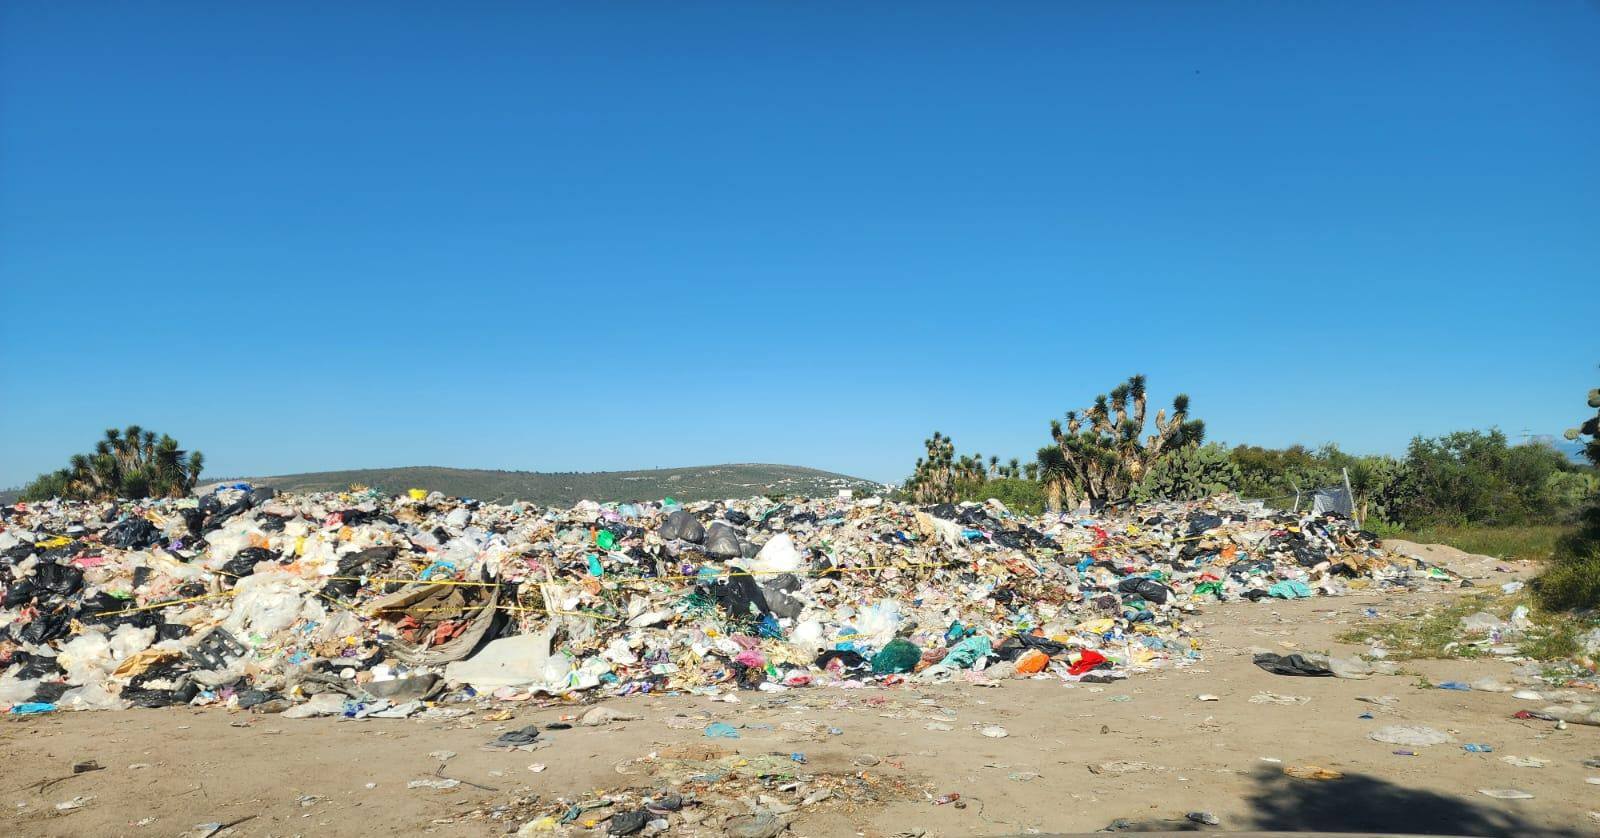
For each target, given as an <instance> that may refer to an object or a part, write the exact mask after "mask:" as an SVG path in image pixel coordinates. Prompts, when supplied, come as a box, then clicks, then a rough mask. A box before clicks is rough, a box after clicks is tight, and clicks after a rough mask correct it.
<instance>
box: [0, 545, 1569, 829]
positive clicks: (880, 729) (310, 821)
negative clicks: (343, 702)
mask: <svg viewBox="0 0 1600 838" xmlns="http://www.w3.org/2000/svg"><path fill="white" fill-rule="evenodd" d="M1492 565H1493V562H1492V561H1490V562H1488V563H1485V562H1484V561H1481V560H1480V559H1479V558H1473V559H1472V560H1471V561H1466V560H1463V566H1464V567H1465V568H1466V570H1467V572H1468V573H1469V574H1470V575H1475V576H1479V577H1481V578H1484V579H1485V581H1492V582H1495V583H1498V582H1502V581H1505V580H1506V579H1508V578H1511V577H1509V576H1506V575H1504V574H1500V575H1495V576H1494V577H1493V578H1488V577H1489V575H1490V572H1491V571H1490V570H1489V568H1491V567H1492ZM1450 595H1451V594H1449V593H1426V594H1425V593H1402V594H1398V595H1397V594H1389V593H1384V594H1367V595H1358V596H1350V597H1341V598H1319V599H1312V600H1304V601H1299V602H1278V603H1261V604H1256V605H1252V604H1248V603H1240V604H1228V605H1221V606H1213V607H1211V608H1209V609H1207V611H1206V613H1205V614H1204V615H1203V616H1202V617H1200V618H1199V619H1200V620H1201V622H1202V623H1203V624H1204V631H1203V636H1204V638H1205V650H1204V652H1205V660H1203V661H1201V662H1199V663H1197V664H1195V665H1193V666H1190V667H1187V668H1184V669H1169V670H1165V671H1162V672H1157V673H1154V674H1146V675H1140V676H1135V677H1134V678H1132V679H1129V680H1127V681H1123V682H1119V683H1114V684H1106V685H1087V684H1083V685H1072V686H1069V685H1064V684H1062V683H1061V682H1059V681H1057V680H1019V681H1011V682H1007V683H1005V684H1004V685H1003V686H1001V687H1000V688H998V689H982V688H978V687H974V686H971V685H964V684H951V685H941V686H936V687H921V686H913V685H907V686H900V687H894V688H888V689H878V688H869V689H859V690H839V689H809V690H806V689H802V690H792V691H789V692H784V693H776V694H769V693H759V692H747V693H742V694H740V699H741V703H739V704H730V703H723V702H716V701H712V700H710V699H707V698H702V697H690V696H677V697H659V698H629V699H619V700H613V701H610V702H608V703H607V706H610V707H614V708H616V709H618V710H620V711H623V712H626V713H630V714H638V715H640V716H642V717H643V718H642V719H640V720H637V721H627V722H619V723H613V724H610V725H607V726H603V727H592V728H584V727H576V728H573V729H571V730H557V731H551V732H548V733H546V734H545V738H547V739H548V740H549V744H548V745H547V746H546V747H543V748H542V749H540V750H537V751H533V752H524V751H511V752H505V751H494V752H488V751H483V750H480V747H481V746H482V745H483V744H484V743H486V742H487V741H489V740H492V739H494V738H496V737H497V736H499V735H500V734H501V733H502V732H504V731H506V730H511V729H515V728H519V727H522V726H524V725H528V724H532V723H539V724H541V725H542V724H544V723H546V722H552V721H557V720H559V719H560V718H561V717H562V716H570V715H572V714H573V713H576V712H582V710H583V709H584V708H581V707H551V708H532V707H521V708H514V713H515V716H514V718H512V719H507V720H500V721H488V720H486V719H485V718H484V716H485V715H486V714H488V713H489V712H490V709H491V708H485V709H483V710H478V711H475V712H474V713H472V714H471V715H470V716H467V717H464V718H462V719H458V720H453V721H438V720H435V721H419V720H394V721H382V720H368V721H361V722H353V721H334V720H328V719H314V720H305V721H295V720H289V719H283V718H279V717H276V716H259V715H251V714H248V713H235V714H230V713H228V712H225V711H221V710H209V709H205V710H188V709H185V710H173V709H166V710H144V711H129V712H119V713H77V714H59V715H53V716H47V717H41V718H30V719H17V720H7V721H6V722H4V723H3V724H0V749H3V751H0V752H3V753H4V755H5V759H4V762H3V764H0V790H3V794H4V798H3V799H4V801H5V805H6V814H5V816H4V820H3V821H0V833H4V834H8V835H26V836H33V835H178V834H185V833H193V830H194V829H195V826H196V825H197V824H201V823H208V822H209V823H229V822H233V821H237V820H239V819H242V818H249V819H248V820H244V821H243V822H241V823H239V824H238V825H237V826H234V827H232V828H230V829H227V830H225V831H223V832H222V833H219V834H223V835H263V836H264V835H274V836H289V835H375V834H401V833H404V834H417V833H425V834H432V835H440V836H483V835H500V834H505V833H507V832H515V831H516V829H517V827H518V826H520V825H521V824H522V823H524V822H526V821H528V820H529V819H531V817H532V809H533V806H532V805H531V804H529V803H528V802H527V801H529V800H531V799H534V798H537V799H538V800H540V801H544V802H548V801H552V800H554V799H556V798H565V799H566V800H567V801H569V802H580V801H583V800H593V799H595V797H596V795H597V794H599V793H605V792H615V791H619V790H623V789H628V788H634V789H638V790H649V789H660V788H663V787H664V785H665V784H666V783H667V782H668V781H669V778H671V777H673V776H681V772H682V771H683V770H685V765H686V764H688V765H690V767H691V768H692V767H693V765H702V764H703V763H685V762H683V760H684V759H692V758H706V757H713V758H714V757H716V756H718V755H719V754H718V753H717V752H716V751H715V749H716V748H722V749H724V752H725V753H732V752H733V751H737V752H738V754H739V755H740V756H741V757H743V758H745V759H746V760H748V759H751V758H755V759H757V760H759V759H762V758H765V759H767V760H769V761H785V762H790V763H791V765H792V766H793V770H794V771H796V772H797V773H800V774H811V775H816V777H817V778H818V779H817V780H815V781H813V782H812V783H811V784H810V785H808V786H806V787H803V789H802V791H807V790H811V789H824V788H831V789H832V790H833V791H832V793H831V794H830V795H829V797H828V798H827V799H825V800H822V801H820V802H816V803H814V804H812V805H807V806H803V807H800V808H799V809H798V810H797V811H795V812H794V813H792V814H790V815H787V816H786V817H789V818H792V824H791V830H792V832H791V834H793V835H797V836H807V835H809V836H828V835H857V834H859V835H868V836H893V835H897V834H912V835H915V834H917V833H918V831H919V830H921V831H923V832H924V833H925V834H926V835H1008V834H1019V833H1028V832H1033V831H1039V832H1046V833H1063V832H1065V833H1072V832H1092V831H1095V830H1099V829H1102V828H1104V827H1106V826H1107V825H1108V824H1110V823H1112V822H1113V821H1114V820H1116V819H1128V820H1130V821H1134V822H1162V821H1166V822H1167V823H1165V824H1160V823H1156V824H1153V825H1165V826H1167V827H1168V828H1181V827H1183V826H1185V825H1187V826H1196V827H1197V826H1198V825H1197V824H1188V823H1187V822H1185V821H1184V820H1183V819H1184V815H1185V813H1187V812H1199V811H1204V812H1210V813H1212V814H1214V815H1215V816H1216V818H1217V820H1218V821H1220V825H1219V826H1215V827H1209V829H1213V830H1217V831H1234V830H1250V829H1256V830H1328V831H1346V830H1349V831H1387V832H1413V833H1436V834H1458V835H1519V836H1521V835H1559V834H1571V835H1593V834H1597V833H1600V815H1593V814H1591V813H1592V812H1596V811H1600V785H1590V784H1587V783H1586V782H1585V779H1586V778H1589V777H1600V769H1597V768H1585V767H1584V765H1583V762H1584V760H1585V759H1590V758H1593V757H1596V756H1600V728H1592V727H1583V726H1578V725H1573V726H1571V727H1570V728H1568V729H1565V730H1557V729H1555V727H1554V726H1553V725H1552V724H1551V723H1549V722H1543V721H1519V720H1516V719H1514V718H1512V714H1513V713H1514V712H1516V711H1517V710H1519V709H1537V708H1538V707H1539V706H1542V705H1538V704H1530V702H1526V701H1519V700H1517V699H1515V698H1512V697H1511V696H1509V695H1506V694H1492V693H1481V692H1471V693H1463V692H1453V691H1448V690H1442V689H1436V688H1428V687H1424V686H1421V682H1422V680H1423V679H1424V678H1426V679H1427V680H1429V681H1433V682H1439V681H1444V680H1465V681H1470V680H1472V679H1474V678H1479V677H1483V676H1486V675H1488V676H1497V677H1501V678H1505V677H1506V676H1507V674H1508V673H1509V671H1510V670H1511V669H1512V665H1511V664H1508V663H1506V662H1503V661H1498V660H1482V661H1413V662H1410V663H1408V664H1406V665H1405V671H1406V674H1403V675H1399V676H1378V677H1374V678H1372V679H1370V680H1340V679H1334V678H1296V677H1285V676H1278V675H1272V674H1269V673H1267V672H1264V671H1262V670H1261V669H1258V668H1257V667H1255V666H1254V665H1253V664H1252V663H1251V659H1250V650H1251V649H1252V648H1260V649H1268V650H1273V651H1280V652H1282V651H1286V650H1307V651H1334V652H1336V653H1349V652H1352V651H1356V649H1355V648H1354V647H1349V646H1344V645H1342V644H1339V643H1337V642H1335V641H1334V640H1333V637H1334V636H1335V635H1337V634H1338V633H1340V632H1341V631H1343V630H1345V629H1346V628H1348V627H1349V626H1351V625H1352V624H1358V623H1360V622H1361V621H1363V620H1365V619H1369V618H1367V617H1365V616H1364V614H1365V612H1366V611H1367V609H1376V610H1377V611H1378V612H1380V613H1381V614H1384V615H1399V614H1405V613H1409V612H1411V611H1415V610H1417V609H1419V608H1421V607H1423V606H1424V605H1425V604H1426V603H1427V602H1428V601H1429V600H1430V599H1432V598H1437V597H1442V596H1450ZM1201 694H1209V695H1214V696H1216V700H1214V701H1212V700H1207V701H1201V700H1199V699H1198V698H1197V696H1199V695H1201ZM1266 694H1273V695H1276V696H1278V697H1279V698H1276V699H1272V700H1267V699H1262V698H1257V699H1256V702H1252V700H1251V699H1252V698H1253V697H1257V696H1263V695H1266ZM1382 695H1390V696H1394V697H1395V699H1396V701H1395V702H1394V704H1393V706H1392V707H1385V706H1383V705H1380V704H1372V703H1367V702H1363V701H1359V700H1358V696H1382ZM1302 699H1303V700H1302ZM1277 701H1281V702H1288V703H1275V702H1277ZM1257 702H1265V703H1257ZM1367 713H1370V714H1371V715H1372V716H1373V718H1371V719H1366V718H1362V715H1363V714H1367ZM712 721H722V722H726V723H728V724H731V725H734V726H737V727H740V738H738V739H719V740H712V739H708V738H707V737H706V736H705V735H704V733H703V730H704V728H705V727H706V725H707V724H708V723H710V722H712ZM1398 724H1422V725H1427V726H1430V727H1433V728H1437V729H1440V730H1444V731H1447V732H1449V733H1451V734H1452V735H1453V736H1454V738H1455V740H1456V741H1455V742H1454V743H1451V744H1443V745H1435V746H1431V747H1416V748H1413V749H1411V750H1414V751H1416V755H1415V756H1403V755H1397V754H1396V753H1395V751H1397V750H1401V749H1402V748H1401V747H1400V746H1396V745H1392V744H1385V743H1381V742H1376V741H1373V740H1371V739H1369V738H1368V733H1370V732H1371V731H1373V730H1375V729H1377V728H1379V727H1382V726H1385V725H1398ZM990 725H997V726H1001V727H1003V728H1005V730H1006V733H1007V735H1006V736H1005V737H1004V738H991V737H989V736H985V735H983V733H982V732H981V728H983V727H984V726H990ZM829 728H836V729H837V730H838V731H839V732H838V733H833V732H830V730H829ZM1469 742H1470V743H1486V744H1489V745H1491V746H1492V747H1493V749H1494V750H1493V752H1492V753H1468V752H1465V751H1464V750H1463V749H1462V744H1463V743H1469ZM708 746H709V747H710V748H711V749H713V750H711V751H709V752H705V753H696V751H704V750H705V749H706V748H707V747H708ZM442 751H453V752H455V753H456V755H455V756H453V757H449V758H444V757H443V756H442V755H440V754H438V753H437V752H442ZM652 753H653V754H655V757H654V758H653V759H650V758H648V756H649V755H650V754H652ZM795 753H800V754H803V755H804V759H805V763H804V764H803V765H802V764H800V763H798V762H792V759H793V758H792V757H791V754H795ZM762 755H776V756H772V757H763V756H762ZM1507 756H1519V757H1533V758H1538V759H1542V760H1546V761H1547V764H1546V765H1545V767H1542V768H1526V767H1516V766H1513V765H1511V764H1508V763H1507V762H1505V761H1504V760H1503V757H1507ZM641 758H643V759H641ZM85 760H94V761H96V762H98V763H99V764H100V765H101V766H103V767H104V768H103V770H99V771H91V772H88V773H83V774H78V775H73V774H72V765H73V763H75V762H80V761H85ZM737 762H738V760H737V759H734V760H732V764H735V765H737ZM536 763H537V764H542V765H545V766H548V767H547V769H545V770H543V771H541V772H537V773H536V772H534V771H532V770H530V767H529V766H530V765H533V764H536ZM721 764H722V765H724V766H726V765H728V764H730V760H727V759H724V760H723V762H722V763H721ZM441 766H442V768H441ZM1297 766H1320V767H1324V768H1330V769H1334V770H1336V771H1338V772H1342V773H1343V778H1342V779H1335V780H1322V781H1319V780H1301V779H1293V778H1290V777H1286V776H1285V775H1284V769H1285V768H1286V767H1297ZM674 772H679V773H678V774H677V775H675V774H674ZM734 773H737V771H735V772H734ZM441 776H442V777H445V778H453V779H458V780H461V781H463V783H462V784H461V785H459V786H456V787H454V788H448V789H435V788H426V787H424V788H408V787H407V784H408V783H409V782H411V781H415V780H418V779H429V780H437V779H439V778H440V777H441ZM63 777H65V778H66V779H59V780H58V781H56V782H53V783H50V784H48V785H47V786H46V787H45V788H43V789H39V788H37V786H38V784H39V783H40V782H41V781H48V780H52V779H56V778H63ZM777 785H780V784H776V783H775V784H774V787H773V788H770V789H767V790H766V792H765V793H767V794H769V802H776V803H777V804H778V806H779V807H780V808H782V806H783V805H784V802H785V801H789V802H792V798H793V796H794V794H793V793H791V792H787V791H785V790H783V789H780V788H777V787H776V786H777ZM747 788H748V789H749V791H748V796H749V797H750V798H751V799H752V800H753V798H754V795H755V794H757V793H758V792H759V791H760V790H759V789H757V788H756V787H755V785H754V781H751V783H749V784H747ZM1503 788H1515V789H1520V790H1525V791H1527V792H1530V793H1532V794H1533V795H1534V796H1533V798H1532V799H1522V800H1499V799H1494V798H1491V797H1488V796H1486V795H1484V794H1481V793H1480V792H1479V790H1480V789H1503ZM946 793H959V794H960V795H961V802H962V804H964V807H963V808H958V807H957V805H955V804H951V805H934V803H933V802H932V800H931V798H932V797H933V796H937V795H941V794H946ZM713 797H715V795H713ZM519 800H520V801H523V802H522V803H516V801H519ZM73 802H77V804H78V805H77V806H76V807H71V808H67V809H65V810H59V811H58V809H57V806H58V804H71V803H73ZM722 802H723V803H724V805H725V806H726V807H728V808H736V807H737V806H738V805H739V802H738V799H736V798H733V799H727V800H724V801H722ZM496 807H501V809H500V810H499V811H496ZM703 808H704V809H709V808H710V807H703ZM605 814H606V813H605V810H597V811H594V812H589V813H585V815H583V816H582V817H580V818H579V820H578V823H579V824H581V823H582V822H583V821H585V820H588V819H590V818H603V817H605ZM695 817H703V818H704V820H703V821H702V822H700V823H699V824H685V823H684V818H683V815H682V814H679V815H675V816H673V819H672V828H671V829H670V830H669V832H668V834H675V835H676V834H695V830H697V829H698V830H703V832H704V834H712V835H715V834H721V827H720V821H721V817H720V816H709V815H707V814H706V813H705V812H704V811H702V812H696V813H692V814H690V816H689V818H690V819H693V818H695ZM598 830H599V831H597V832H596V833H595V834H602V833H603V830H604V824H603V823H602V824H601V825H600V826H599V827H598ZM576 831H577V832H578V833H579V834H583V833H585V832H586V830H582V829H581V828H580V829H578V830H576Z"/></svg>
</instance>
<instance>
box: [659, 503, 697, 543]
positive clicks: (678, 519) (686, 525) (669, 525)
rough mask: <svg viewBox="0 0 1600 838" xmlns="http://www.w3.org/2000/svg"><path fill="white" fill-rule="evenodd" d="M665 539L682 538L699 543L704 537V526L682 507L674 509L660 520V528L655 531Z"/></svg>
mask: <svg viewBox="0 0 1600 838" xmlns="http://www.w3.org/2000/svg"><path fill="white" fill-rule="evenodd" d="M656 532H657V533H659V534H660V536H661V537H662V538H664V539H666V540H667V541H674V540H682V541H692V542H694V543H696V544H699V543H700V542H701V541H702V540H704V539H705V537H706V528H705V527H703V526H701V525H700V522H699V521H697V520H695V517H694V516H693V515H690V514H689V513H688V512H685V511H684V510H682V509H679V510H676V511H675V512H673V513H672V514H671V515H668V516H667V520H666V521H664V522H662V524H661V528H660V529H659V530H657V531H656Z"/></svg>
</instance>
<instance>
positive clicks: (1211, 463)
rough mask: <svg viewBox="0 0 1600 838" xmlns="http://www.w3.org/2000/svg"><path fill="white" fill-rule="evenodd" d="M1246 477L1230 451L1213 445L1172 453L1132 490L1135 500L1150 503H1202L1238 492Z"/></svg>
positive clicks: (1154, 466)
mask: <svg viewBox="0 0 1600 838" xmlns="http://www.w3.org/2000/svg"><path fill="white" fill-rule="evenodd" d="M1242 480H1243V477H1242V474H1241V472H1240V470H1239V465H1238V463H1236V462H1234V460H1233V458H1232V457H1231V456H1229V454H1228V449H1226V448H1224V447H1222V446H1221V445H1217V444H1215V443H1212V444H1210V445H1199V446H1190V447H1187V448H1179V449H1177V450H1176V451H1170V452H1168V453H1167V454H1166V455H1165V456H1163V457H1162V458H1161V459H1159V460H1157V461H1156V463H1155V465H1153V466H1151V467H1150V470H1149V471H1147V472H1145V473H1144V476H1143V477H1142V478H1140V480H1139V482H1138V484H1137V485H1135V486H1134V487H1133V492H1132V497H1133V499H1134V500H1135V501H1138V502H1140V503H1143V502H1145V501H1150V500H1202V499H1205V498H1209V497H1211V496H1212V495H1220V494H1222V493H1224V492H1232V491H1236V490H1238V488H1239V485H1240V483H1241V482H1242Z"/></svg>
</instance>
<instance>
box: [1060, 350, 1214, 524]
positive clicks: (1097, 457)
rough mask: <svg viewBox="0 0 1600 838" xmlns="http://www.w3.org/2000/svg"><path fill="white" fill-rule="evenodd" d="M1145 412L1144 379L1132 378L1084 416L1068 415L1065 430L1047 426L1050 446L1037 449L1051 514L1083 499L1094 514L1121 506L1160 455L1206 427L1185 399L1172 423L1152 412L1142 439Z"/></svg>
mask: <svg viewBox="0 0 1600 838" xmlns="http://www.w3.org/2000/svg"><path fill="white" fill-rule="evenodd" d="M1130 409H1131V412H1130ZM1145 409H1146V398H1145V378H1144V376H1142V375H1135V376H1132V377H1131V378H1129V379H1128V380H1127V381H1126V382H1124V383H1122V384H1119V385H1117V386H1116V387H1115V388H1113V389H1112V390H1111V393H1110V394H1109V395H1107V394H1101V395H1099V396H1096V397H1095V400H1094V403H1093V404H1092V405H1090V406H1089V407H1088V408H1087V409H1085V410H1084V411H1082V413H1079V412H1078V411H1067V414H1066V417H1065V418H1066V422H1065V424H1063V423H1062V421H1061V420H1052V421H1051V423H1050V437H1051V439H1052V440H1053V442H1054V444H1053V445H1049V446H1046V447H1044V448H1041V449H1039V453H1038V462H1039V472H1040V476H1041V479H1042V480H1044V482H1045V491H1046V498H1047V500H1048V502H1049V503H1050V506H1051V508H1052V509H1061V508H1063V506H1065V507H1074V506H1077V505H1078V503H1079V501H1081V500H1085V499H1086V500H1088V501H1089V503H1090V505H1091V506H1093V507H1095V508H1099V507H1101V506H1104V505H1105V504H1107V503H1115V502H1118V501H1121V500H1123V499H1125V498H1126V497H1127V496H1128V492H1129V490H1130V489H1131V487H1132V486H1133V485H1134V484H1136V483H1138V482H1139V478H1141V477H1142V476H1144V473H1145V471H1146V470H1147V469H1148V468H1149V467H1150V466H1151V465H1152V464H1153V463H1155V461H1156V460H1158V459H1160V458H1161V456H1162V455H1163V454H1165V453H1167V452H1168V451H1171V450H1174V449H1176V448H1179V447H1182V446H1186V445H1198V444H1200V443H1201V442H1202V441H1203V440H1204V439H1205V423H1203V422H1201V421H1200V420H1198V419H1190V418H1189V397H1188V396H1186V395H1182V394H1179V395H1178V396H1177V397H1175V398H1174V399H1173V400H1172V415H1171V416H1170V417H1168V415H1167V412H1166V411H1165V410H1158V411H1156V416H1155V433H1153V434H1151V435H1149V436H1148V437H1145V438H1144V439H1140V434H1142V433H1143V432H1144V429H1145Z"/></svg>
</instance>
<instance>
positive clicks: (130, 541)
mask: <svg viewBox="0 0 1600 838" xmlns="http://www.w3.org/2000/svg"><path fill="white" fill-rule="evenodd" d="M160 540H161V531H160V530H158V529H156V525H155V524H152V523H150V522H149V521H146V520H145V519H143V518H128V519H126V520H124V521H123V522H122V523H120V524H117V525H116V526H114V527H112V528H111V529H109V530H107V531H106V535H105V539H104V541H105V543H107V544H109V545H111V546H112V547H120V548H121V549H123V550H143V549H144V548H146V547H149V546H151V545H154V544H155V543H156V542H158V541H160Z"/></svg>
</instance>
